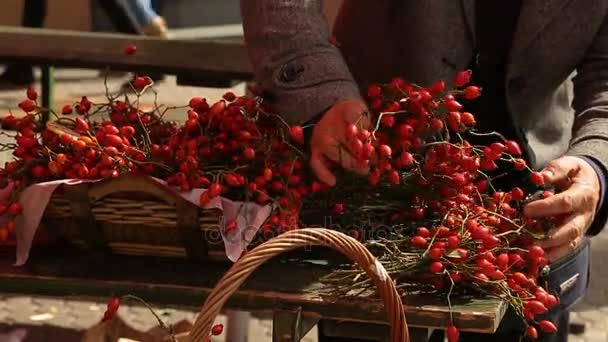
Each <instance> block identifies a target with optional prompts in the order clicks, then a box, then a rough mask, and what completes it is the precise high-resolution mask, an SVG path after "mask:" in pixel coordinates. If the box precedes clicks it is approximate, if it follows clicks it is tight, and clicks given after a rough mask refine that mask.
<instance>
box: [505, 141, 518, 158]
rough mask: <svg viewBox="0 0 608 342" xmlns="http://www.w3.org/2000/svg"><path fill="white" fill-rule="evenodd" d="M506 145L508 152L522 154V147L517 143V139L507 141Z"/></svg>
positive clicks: (514, 154) (516, 154)
mask: <svg viewBox="0 0 608 342" xmlns="http://www.w3.org/2000/svg"><path fill="white" fill-rule="evenodd" d="M505 147H506V149H507V153H509V154H511V155H513V156H520V155H521V148H520V147H519V144H518V143H516V142H515V141H513V140H507V141H505Z"/></svg>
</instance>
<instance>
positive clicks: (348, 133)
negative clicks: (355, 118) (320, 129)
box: [344, 123, 359, 139]
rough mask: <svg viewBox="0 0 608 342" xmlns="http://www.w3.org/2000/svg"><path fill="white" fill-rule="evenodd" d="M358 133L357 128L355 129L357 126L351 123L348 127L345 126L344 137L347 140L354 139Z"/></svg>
mask: <svg viewBox="0 0 608 342" xmlns="http://www.w3.org/2000/svg"><path fill="white" fill-rule="evenodd" d="M358 132H359V128H357V125H355V124H353V123H349V124H348V125H346V130H345V131H344V136H345V137H347V138H349V139H350V138H354V137H356V136H357V133H358Z"/></svg>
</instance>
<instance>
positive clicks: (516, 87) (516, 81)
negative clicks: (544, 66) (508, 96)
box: [507, 77, 526, 93]
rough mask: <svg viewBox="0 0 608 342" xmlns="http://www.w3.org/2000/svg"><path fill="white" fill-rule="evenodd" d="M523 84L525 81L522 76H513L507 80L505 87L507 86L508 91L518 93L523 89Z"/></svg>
mask: <svg viewBox="0 0 608 342" xmlns="http://www.w3.org/2000/svg"><path fill="white" fill-rule="evenodd" d="M525 86H526V81H525V80H524V78H523V77H514V78H512V79H510V80H509V83H508V86H507V87H508V88H509V91H510V92H512V93H519V92H521V91H522V90H523V89H524V87H525Z"/></svg>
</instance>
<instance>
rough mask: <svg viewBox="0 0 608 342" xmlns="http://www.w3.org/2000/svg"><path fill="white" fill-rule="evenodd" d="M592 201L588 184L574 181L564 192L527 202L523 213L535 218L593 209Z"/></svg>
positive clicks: (591, 193) (591, 192) (591, 191)
mask: <svg viewBox="0 0 608 342" xmlns="http://www.w3.org/2000/svg"><path fill="white" fill-rule="evenodd" d="M593 201H594V200H593V190H592V188H591V187H590V186H588V185H587V184H579V183H574V184H572V186H570V188H569V189H568V190H566V191H564V192H561V193H559V194H556V195H553V196H551V197H547V198H545V199H542V200H538V201H533V202H530V203H528V204H527V205H526V206H525V207H524V215H526V216H528V217H532V218H536V217H547V216H558V215H563V214H570V213H572V212H576V211H578V212H580V211H583V210H593V209H594V203H593Z"/></svg>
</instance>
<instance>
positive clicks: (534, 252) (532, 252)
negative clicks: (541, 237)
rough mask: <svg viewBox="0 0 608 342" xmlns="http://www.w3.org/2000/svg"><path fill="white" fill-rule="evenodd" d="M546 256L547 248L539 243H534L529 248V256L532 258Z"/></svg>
mask: <svg viewBox="0 0 608 342" xmlns="http://www.w3.org/2000/svg"><path fill="white" fill-rule="evenodd" d="M543 256H545V250H544V249H543V248H542V247H541V246H538V245H532V246H530V248H528V257H529V258H530V259H538V258H542V257H543Z"/></svg>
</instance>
